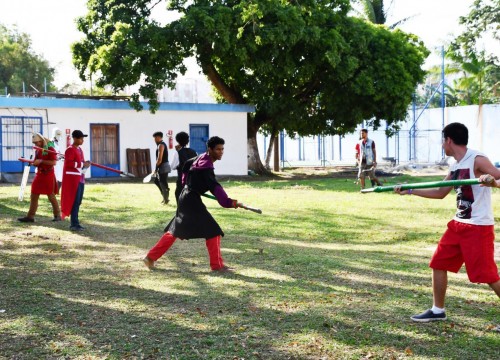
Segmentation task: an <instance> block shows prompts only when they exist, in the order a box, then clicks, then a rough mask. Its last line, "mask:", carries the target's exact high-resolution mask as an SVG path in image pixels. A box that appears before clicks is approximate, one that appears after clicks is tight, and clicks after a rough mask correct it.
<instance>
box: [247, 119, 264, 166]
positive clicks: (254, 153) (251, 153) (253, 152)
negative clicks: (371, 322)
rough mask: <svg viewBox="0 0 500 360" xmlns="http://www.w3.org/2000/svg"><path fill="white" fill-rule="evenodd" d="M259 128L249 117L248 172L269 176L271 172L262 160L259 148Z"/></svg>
mask: <svg viewBox="0 0 500 360" xmlns="http://www.w3.org/2000/svg"><path fill="white" fill-rule="evenodd" d="M259 127H260V126H257V125H255V123H254V121H252V119H251V118H250V116H249V118H248V120H247V148H248V170H252V171H254V172H255V173H257V174H268V173H269V171H268V170H267V169H266V168H265V167H264V165H263V164H262V161H261V160H260V155H259V148H258V147H257V131H259Z"/></svg>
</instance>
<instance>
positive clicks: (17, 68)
mask: <svg viewBox="0 0 500 360" xmlns="http://www.w3.org/2000/svg"><path fill="white" fill-rule="evenodd" d="M54 72H55V70H54V68H52V67H50V65H49V63H48V62H47V60H45V59H43V58H42V57H41V56H40V55H38V54H36V53H35V52H34V51H33V49H32V48H31V39H30V37H29V35H28V34H26V33H20V32H18V31H17V30H15V29H14V30H11V29H8V28H7V27H6V26H4V25H2V24H0V89H2V90H3V88H5V87H7V89H8V91H9V92H11V93H19V92H21V91H22V90H23V82H24V83H25V86H26V90H27V91H28V90H30V91H31V88H30V85H31V86H33V87H35V88H36V89H38V90H39V91H43V90H44V85H45V80H46V81H47V85H48V86H49V87H50V88H51V90H52V89H53V86H52V85H51V84H52V82H53V80H54Z"/></svg>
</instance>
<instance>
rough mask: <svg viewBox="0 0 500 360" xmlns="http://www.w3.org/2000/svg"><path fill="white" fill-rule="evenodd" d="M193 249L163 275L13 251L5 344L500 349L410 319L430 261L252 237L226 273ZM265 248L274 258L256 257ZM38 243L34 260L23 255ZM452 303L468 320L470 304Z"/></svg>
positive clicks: (49, 351) (253, 353) (156, 353)
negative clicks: (209, 267) (213, 270)
mask: <svg viewBox="0 0 500 360" xmlns="http://www.w3.org/2000/svg"><path fill="white" fill-rule="evenodd" d="M193 242H196V241H191V242H183V241H178V242H176V244H174V246H176V247H177V249H176V251H172V253H169V255H168V256H166V257H165V258H164V259H163V261H161V262H160V263H159V266H160V269H161V267H162V266H167V267H168V269H167V270H160V271H155V272H145V271H142V272H137V271H136V270H135V269H133V268H131V266H130V265H127V264H123V263H119V262H115V261H113V260H112V258H111V257H110V258H107V259H106V258H102V257H100V259H104V260H101V261H96V260H95V258H93V257H91V256H85V255H81V256H80V262H79V264H80V265H79V266H80V268H79V269H75V268H74V267H75V266H74V263H75V261H76V259H75V254H74V253H73V251H72V250H71V249H69V248H67V247H66V246H60V245H59V246H58V243H55V242H53V241H47V242H45V243H40V244H29V243H28V244H23V243H22V242H20V243H17V244H14V245H11V246H10V247H9V251H4V252H2V253H0V260H1V264H2V272H1V273H0V282H1V283H2V284H4V286H3V288H2V292H1V295H0V303H1V304H2V308H5V309H7V311H6V312H5V313H4V314H1V316H2V318H3V319H2V320H5V321H4V322H3V325H1V327H0V328H1V329H2V334H3V335H2V337H0V347H1V348H2V349H3V351H4V353H5V354H7V356H9V354H11V355H12V356H13V355H14V354H16V355H18V354H23V356H24V358H41V357H43V358H52V357H60V356H69V357H70V358H71V357H77V356H84V355H94V356H103V357H108V358H115V359H122V358H126V357H144V358H153V359H154V358H166V357H167V358H172V359H175V358H182V359H200V358H201V359H212V358H233V357H245V358H255V359H258V358H266V359H286V358H292V359H293V358H296V359H304V358H320V357H321V356H326V357H327V358H360V357H363V356H365V355H367V350H366V349H367V348H369V349H372V350H371V353H372V356H379V357H383V356H388V354H389V355H390V354H391V353H392V354H395V355H401V354H404V353H405V351H407V349H408V348H410V349H411V351H412V352H413V353H415V354H416V355H420V356H426V357H445V358H448V357H449V358H453V357H455V356H456V355H457V351H459V352H460V351H462V350H460V347H459V349H457V344H460V343H462V342H463V343H467V346H468V347H469V349H473V351H474V352H473V353H471V351H469V350H467V351H465V350H463V351H465V353H464V356H465V357H466V358H473V357H474V356H472V357H471V356H470V355H471V354H472V355H473V354H474V353H475V352H476V351H478V352H480V353H481V354H482V358H488V356H490V355H491V356H493V354H494V352H495V344H496V338H495V337H494V336H495V335H493V336H492V337H488V336H482V337H473V336H472V334H471V332H470V329H469V328H468V327H466V326H465V325H464V324H462V323H461V322H460V321H455V322H454V323H453V324H454V325H453V327H451V326H450V325H449V324H429V325H427V326H426V325H424V326H422V325H415V324H412V323H411V322H410V321H409V319H408V316H409V315H410V314H411V313H412V312H413V311H414V310H415V309H418V310H422V307H424V306H428V304H429V301H430V298H429V297H430V289H429V287H428V286H429V284H428V283H429V280H428V279H426V278H425V276H418V274H413V273H412V272H411V271H409V270H410V269H411V267H414V268H415V269H416V268H418V267H422V266H423V265H424V264H423V262H424V261H425V260H424V258H425V257H424V256H422V257H415V256H412V255H411V254H407V253H402V252H401V253H400V252H391V253H390V254H387V253H384V252H382V251H377V250H376V249H375V247H374V248H373V249H370V250H363V251H362V252H360V251H359V250H356V249H351V250H339V249H330V250H327V249H321V252H318V249H317V248H310V247H307V246H296V245H297V244H294V243H293V242H291V243H282V244H277V243H272V246H269V243H267V242H266V241H265V240H257V241H256V240H252V241H248V240H245V239H243V240H240V241H235V242H229V241H228V242H224V248H226V247H227V248H229V249H235V250H240V252H237V253H228V255H227V256H226V255H225V257H226V258H227V259H226V260H227V261H228V262H229V263H232V264H235V265H236V266H237V267H238V268H239V269H240V270H239V271H238V273H236V274H227V275H222V276H221V275H212V274H210V273H207V272H206V271H205V270H201V271H200V270H199V269H198V267H197V266H193V263H195V264H197V263H206V254H205V253H204V244H203V243H202V242H198V243H197V244H193ZM330 244H331V243H330ZM337 245H339V246H342V244H337ZM254 246H257V247H260V248H262V249H264V252H263V254H261V255H256V254H255V253H253V252H250V251H245V250H244V249H250V248H252V247H254ZM37 247H38V250H39V253H34V254H32V255H30V256H29V258H26V257H25V256H23V255H21V254H18V253H17V252H18V251H17V250H22V249H25V248H27V249H30V250H33V249H36V248H37ZM77 248H79V246H78V247H77ZM94 250H96V251H103V252H107V251H109V249H106V248H103V247H101V246H98V247H97V248H96V249H94ZM361 255H362V256H361ZM193 259H194V260H193ZM402 265H404V267H402ZM306 269H307V271H306ZM391 270H392V271H391ZM273 276H274V277H279V279H276V278H273ZM138 284H140V285H138ZM450 285H451V286H454V287H458V288H462V289H463V290H465V289H468V288H469V287H471V285H468V284H466V283H463V282H458V281H454V280H452V281H451V282H450ZM448 301H449V304H450V306H453V307H458V308H457V309H456V310H455V313H456V314H457V315H458V314H460V312H461V310H460V308H461V307H462V306H463V301H464V298H462V297H457V296H450V297H449V298H448ZM457 305H458V306H457ZM495 306H496V304H495V303H492V304H484V303H482V304H481V305H480V308H481V309H476V311H474V316H479V317H483V322H487V321H491V319H490V318H487V317H488V316H489V317H492V316H493V313H494V310H495ZM469 310H470V309H467V311H469ZM485 310H486V311H485ZM6 324H7V325H6ZM8 324H11V325H10V326H9V325H8ZM450 335H451V336H450ZM445 344H448V345H449V346H444V345H445ZM373 354H375V355H373Z"/></svg>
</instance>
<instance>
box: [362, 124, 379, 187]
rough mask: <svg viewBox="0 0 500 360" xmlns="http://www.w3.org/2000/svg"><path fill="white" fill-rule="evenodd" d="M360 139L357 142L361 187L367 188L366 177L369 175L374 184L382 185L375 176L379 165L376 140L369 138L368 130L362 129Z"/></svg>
mask: <svg viewBox="0 0 500 360" xmlns="http://www.w3.org/2000/svg"><path fill="white" fill-rule="evenodd" d="M360 138H361V139H360V141H359V142H358V143H357V144H356V162H357V163H358V167H359V171H358V179H359V180H360V182H361V189H364V188H365V177H367V176H368V177H369V178H370V180H371V183H372V186H374V185H375V183H376V184H377V185H379V186H380V185H382V184H381V183H380V181H379V180H378V179H377V177H376V176H375V168H376V167H377V151H376V150H375V141H373V140H372V139H369V138H368V130H366V129H361V131H360Z"/></svg>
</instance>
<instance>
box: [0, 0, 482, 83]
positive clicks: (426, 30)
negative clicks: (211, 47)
mask: <svg viewBox="0 0 500 360" xmlns="http://www.w3.org/2000/svg"><path fill="white" fill-rule="evenodd" d="M473 2H474V0H453V2H451V1H449V0H418V1H414V0H393V3H392V6H391V8H390V9H389V12H388V21H387V22H388V24H391V23H393V22H396V21H398V20H400V19H403V18H406V17H409V16H411V17H412V18H411V19H410V20H408V21H407V22H406V23H404V24H403V25H402V26H400V29H402V30H403V31H406V32H411V33H413V34H416V35H418V36H419V37H420V38H421V39H422V40H423V41H424V43H425V44H426V46H427V47H428V48H429V49H431V50H432V49H437V48H439V47H441V46H442V44H443V43H445V42H446V40H450V39H451V38H452V37H453V36H452V35H458V34H459V33H460V27H459V25H458V18H459V17H460V16H465V15H467V14H468V12H469V7H470V6H471V5H472V3H473ZM86 3H87V2H86V0H0V23H2V24H3V25H6V26H7V27H9V28H11V27H12V26H14V25H15V26H17V29H18V30H19V31H20V32H25V33H28V34H29V35H30V36H31V39H32V47H33V49H34V50H35V52H36V53H38V54H40V55H42V56H43V57H44V58H45V59H47V60H48V61H49V63H50V65H51V66H53V67H55V69H56V76H55V85H56V86H57V87H62V86H64V85H65V84H68V83H73V82H79V79H78V74H77V71H76V70H75V69H74V67H73V65H72V62H71V50H70V45H71V43H73V42H75V41H77V40H79V39H80V38H82V34H81V33H79V32H78V31H77V29H76V25H75V19H76V18H77V17H79V16H82V15H84V14H85V13H86V9H87V8H86ZM386 3H387V4H389V3H390V1H386ZM450 4H452V5H450ZM155 10H156V11H157V12H158V13H159V12H162V8H161V5H159V6H157V7H156V9H155ZM427 63H428V64H429V65H435V64H438V63H439V57H438V56H431V57H430V58H429V59H428V62H427ZM196 76H198V69H197V68H196V66H195V65H194V64H191V65H190V66H189V71H188V74H187V77H196Z"/></svg>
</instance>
